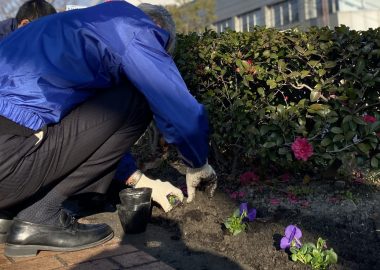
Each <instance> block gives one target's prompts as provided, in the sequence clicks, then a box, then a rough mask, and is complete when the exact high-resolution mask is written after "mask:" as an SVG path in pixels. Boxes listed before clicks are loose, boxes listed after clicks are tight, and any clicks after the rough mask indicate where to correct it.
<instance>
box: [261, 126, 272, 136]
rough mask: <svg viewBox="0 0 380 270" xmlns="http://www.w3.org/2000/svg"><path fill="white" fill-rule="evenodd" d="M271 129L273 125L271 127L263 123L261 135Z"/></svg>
mask: <svg viewBox="0 0 380 270" xmlns="http://www.w3.org/2000/svg"><path fill="white" fill-rule="evenodd" d="M269 130H271V127H270V126H268V125H262V126H261V127H260V135H261V136H264V135H265V134H267V133H268V131H269Z"/></svg>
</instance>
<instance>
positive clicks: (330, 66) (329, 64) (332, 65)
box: [324, 61, 336, 68]
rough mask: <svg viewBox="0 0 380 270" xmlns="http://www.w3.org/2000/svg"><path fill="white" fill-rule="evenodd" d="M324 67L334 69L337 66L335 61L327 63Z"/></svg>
mask: <svg viewBox="0 0 380 270" xmlns="http://www.w3.org/2000/svg"><path fill="white" fill-rule="evenodd" d="M324 66H325V68H333V67H335V66H336V62H335V61H327V62H326V63H325V65H324Z"/></svg>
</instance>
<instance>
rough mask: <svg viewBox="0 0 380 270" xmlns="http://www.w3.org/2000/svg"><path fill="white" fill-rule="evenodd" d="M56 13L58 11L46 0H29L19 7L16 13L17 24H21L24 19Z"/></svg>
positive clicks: (30, 19)
mask: <svg viewBox="0 0 380 270" xmlns="http://www.w3.org/2000/svg"><path fill="white" fill-rule="evenodd" d="M54 13H57V11H56V10H55V8H54V7H53V6H52V5H51V4H50V3H48V2H46V1H45V0H29V1H26V2H25V3H24V4H23V5H22V6H21V7H20V8H19V10H18V12H17V14H16V20H17V24H20V23H21V21H22V20H24V19H27V20H29V21H33V20H35V19H38V18H40V17H43V16H46V15H50V14H54Z"/></svg>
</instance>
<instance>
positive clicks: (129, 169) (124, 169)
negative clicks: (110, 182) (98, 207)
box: [114, 152, 137, 182]
mask: <svg viewBox="0 0 380 270" xmlns="http://www.w3.org/2000/svg"><path fill="white" fill-rule="evenodd" d="M136 170H137V166H136V162H135V160H134V158H133V157H132V155H131V153H129V152H127V153H126V154H125V155H124V156H123V158H122V159H121V160H120V162H119V164H118V166H117V169H116V173H115V176H114V178H115V179H116V180H119V181H121V182H125V180H127V179H128V178H129V177H130V176H131V175H132V174H133V173H134V172H135V171H136Z"/></svg>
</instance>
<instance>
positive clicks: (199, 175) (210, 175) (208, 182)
mask: <svg viewBox="0 0 380 270" xmlns="http://www.w3.org/2000/svg"><path fill="white" fill-rule="evenodd" d="M201 182H202V184H205V186H206V192H207V194H208V196H209V197H213V196H214V192H215V189H216V187H217V185H218V182H217V177H216V173H215V171H214V169H213V168H212V167H211V166H210V165H209V164H208V163H207V162H206V164H205V165H203V166H202V167H201V168H187V171H186V186H187V201H186V202H188V203H189V202H191V201H192V200H193V199H194V197H195V189H196V188H197V187H198V185H199V183H201Z"/></svg>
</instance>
